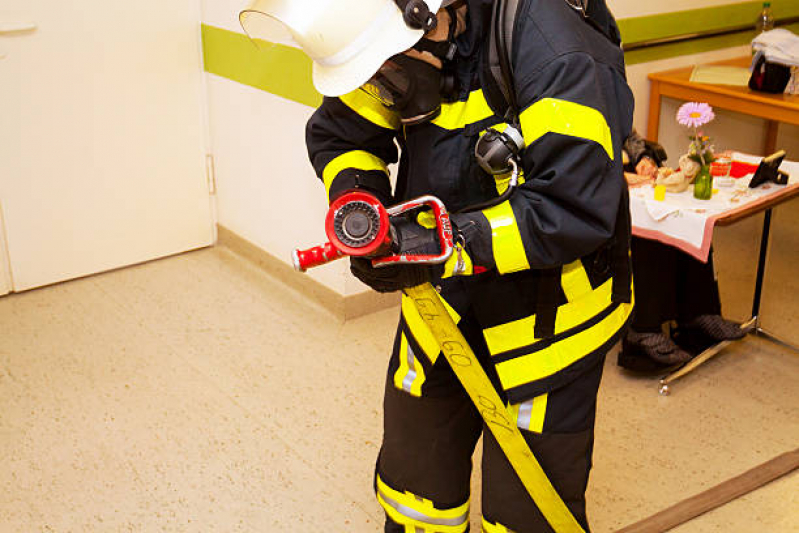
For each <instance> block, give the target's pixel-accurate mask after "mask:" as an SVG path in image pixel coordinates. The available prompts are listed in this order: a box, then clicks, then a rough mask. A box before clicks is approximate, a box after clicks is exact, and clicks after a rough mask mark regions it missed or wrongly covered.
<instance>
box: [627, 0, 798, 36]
mask: <svg viewBox="0 0 799 533" xmlns="http://www.w3.org/2000/svg"><path fill="white" fill-rule="evenodd" d="M650 1H651V0H650ZM762 5H763V2H741V3H735V4H726V5H723V6H716V7H706V8H701V9H691V10H688V11H675V12H673V13H663V14H661V15H650V16H646V17H636V18H628V19H623V20H619V29H620V30H621V36H622V40H623V41H624V42H625V43H627V44H633V43H640V42H645V41H651V40H654V39H663V38H665V37H674V36H677V35H685V34H691V33H697V32H702V31H714V30H723V29H725V28H734V27H736V26H744V25H747V24H750V25H751V26H752V33H751V34H749V35H748V39H747V40H746V41H745V42H749V41H751V40H752V37H754V26H755V19H756V18H757V15H758V13H760V9H761V7H762ZM771 9H772V11H773V12H774V14H775V16H776V17H777V18H788V17H795V16H799V0H772V1H771ZM744 33H747V32H744ZM721 44H724V43H723V42H722V43H721ZM741 44H743V43H741ZM733 46H737V45H733ZM722 47H723V46H722Z"/></svg>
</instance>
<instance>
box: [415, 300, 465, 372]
mask: <svg viewBox="0 0 799 533" xmlns="http://www.w3.org/2000/svg"><path fill="white" fill-rule="evenodd" d="M441 301H442V302H443V303H444V306H445V307H446V308H447V312H448V313H449V316H450V317H452V320H453V321H454V322H455V323H456V324H457V323H458V322H460V320H461V317H460V316H459V315H458V313H456V312H455V310H454V309H453V308H452V307H450V305H449V304H448V303H447V302H446V301H445V300H444V299H443V298H442V299H441ZM402 317H403V318H404V319H405V324H406V325H407V326H408V329H409V330H410V331H411V335H413V338H414V340H415V341H416V344H418V345H419V346H420V347H421V348H422V351H424V353H425V355H426V356H427V358H428V359H429V360H430V364H432V365H434V364H436V361H437V360H438V356H439V354H440V353H441V349H440V348H439V347H438V341H437V340H436V338H435V337H434V336H433V334H432V333H431V332H430V328H429V327H428V325H427V324H426V323H425V321H424V320H422V317H421V315H420V314H419V310H418V309H417V308H416V306H415V305H414V304H413V300H411V299H410V298H408V296H406V295H405V294H403V295H402ZM400 361H401V359H400Z"/></svg>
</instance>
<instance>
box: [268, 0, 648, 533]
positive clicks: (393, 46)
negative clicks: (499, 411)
mask: <svg viewBox="0 0 799 533" xmlns="http://www.w3.org/2000/svg"><path fill="white" fill-rule="evenodd" d="M519 4H520V6H519V9H518V12H517V13H516V18H515V20H516V23H515V26H514V28H513V38H512V39H511V40H512V47H511V51H510V54H509V58H510V64H509V66H510V67H511V68H510V71H511V72H512V78H510V79H509V81H510V84H511V88H510V92H509V93H508V94H507V96H509V97H510V98H512V99H513V100H514V101H515V102H516V104H517V105H518V111H519V112H518V115H517V116H513V117H512V118H511V114H508V115H507V116H506V115H505V114H503V113H498V112H497V111H496V110H495V106H492V105H489V97H490V95H493V97H492V99H493V101H496V95H497V94H498V92H499V93H501V92H502V87H500V86H498V84H497V83H496V82H495V81H493V82H492V81H491V79H490V76H489V75H488V74H487V70H486V67H485V64H486V60H487V59H486V58H487V56H486V54H487V49H488V48H487V47H488V44H489V43H488V42H487V41H488V37H489V35H492V31H491V28H492V24H491V20H492V13H493V8H494V7H495V5H494V2H492V1H491V0H456V1H448V2H447V1H445V2H443V3H442V2H441V0H424V1H422V0H330V1H324V2H321V1H319V0H309V1H305V2H300V1H298V0H292V1H291V2H288V1H285V0H261V1H259V2H257V3H256V5H255V6H254V7H253V10H254V11H259V12H261V13H266V14H267V15H269V16H270V17H272V18H274V19H276V20H278V21H280V22H281V23H282V24H283V25H284V26H285V27H286V28H288V30H289V32H290V33H291V37H292V38H293V40H294V41H295V42H296V43H297V44H299V46H300V47H301V48H303V50H304V51H305V52H306V53H307V54H308V55H309V56H310V57H311V58H312V59H313V79H314V84H315V86H316V87H317V89H318V90H319V91H320V92H321V93H322V94H324V95H326V96H325V98H324V101H323V103H322V105H321V107H319V109H318V110H316V112H315V113H314V114H313V116H312V117H311V119H310V120H309V122H308V125H307V135H306V143H307V147H308V153H309V156H310V160H311V162H312V164H313V166H314V168H315V170H316V172H317V173H318V175H319V178H320V179H321V180H322V182H323V183H324V186H325V187H326V191H327V194H328V197H329V199H330V201H333V199H335V198H337V197H338V196H339V195H341V194H342V193H344V192H346V191H349V190H352V189H361V190H365V191H368V192H370V193H372V194H374V195H375V196H376V197H378V198H379V199H380V200H381V201H382V202H383V203H385V204H386V205H391V204H392V203H396V202H399V201H404V200H408V199H411V198H414V197H417V196H421V195H425V194H432V195H434V196H437V197H438V198H440V199H441V200H443V202H444V203H445V204H446V205H447V207H448V209H449V210H450V212H452V213H453V215H452V221H453V226H454V230H455V234H456V242H457V247H456V251H455V253H454V254H453V256H452V258H451V259H450V260H449V261H448V262H447V263H446V265H444V266H443V267H441V268H434V267H429V266H419V265H415V266H395V267H389V268H373V267H372V265H371V263H370V262H369V261H368V260H363V259H352V260H351V270H352V272H353V274H354V275H355V276H357V277H358V278H359V279H360V280H361V281H363V282H364V283H366V284H367V285H369V286H370V287H372V288H374V289H375V290H378V291H381V292H390V291H400V290H402V289H403V288H407V287H411V286H415V285H418V284H419V283H422V282H425V281H432V283H433V284H434V285H435V286H436V287H437V288H438V290H439V293H440V295H441V297H442V300H444V301H445V303H446V305H447V306H448V310H449V311H450V314H451V315H452V317H453V319H454V320H455V321H456V322H457V323H458V325H459V328H460V329H461V331H462V332H463V334H464V336H465V337H466V339H467V340H468V341H469V342H470V344H471V347H472V348H473V350H474V351H475V353H476V354H477V356H478V358H479V360H480V362H481V364H482V365H483V366H484V368H485V371H486V373H487V374H488V376H489V377H490V378H491V380H492V382H493V383H494V385H495V387H496V388H497V390H498V392H499V393H500V395H501V397H502V398H503V400H504V401H506V402H507V405H508V409H509V412H510V413H512V415H513V417H514V419H515V421H516V424H517V425H518V427H519V428H520V429H521V431H522V433H523V435H524V439H525V441H526V442H527V444H528V445H529V447H530V449H531V450H532V452H533V453H534V455H535V456H536V457H537V458H538V460H539V462H540V463H541V465H542V466H543V468H544V470H545V472H546V473H547V476H548V478H549V479H550V481H551V483H552V484H553V485H554V487H555V488H556V489H557V491H558V493H559V495H560V497H561V498H562V499H563V501H564V502H565V503H566V505H567V506H568V509H569V510H570V511H571V513H573V515H574V516H575V517H576V519H577V521H578V522H579V524H580V525H581V526H582V528H583V529H584V530H585V531H588V529H589V527H588V520H587V517H586V510H585V490H586V485H587V482H588V475H589V470H590V468H591V455H592V448H593V435H594V421H595V411H596V398H597V391H598V387H599V383H600V380H601V376H602V369H603V361H604V359H605V355H606V353H607V352H608V350H609V349H610V348H611V347H612V346H614V345H615V344H616V343H617V342H618V340H619V338H620V336H621V332H622V330H623V328H624V326H625V324H626V322H627V320H628V317H629V315H630V312H631V309H632V304H631V301H630V300H631V290H630V288H631V274H630V266H629V232H630V227H629V211H628V200H627V196H626V190H627V189H626V185H625V182H624V178H623V174H622V156H621V153H622V142H623V140H624V139H625V138H626V137H627V136H628V134H629V133H630V131H631V123H632V113H633V98H632V94H631V92H630V89H629V88H628V86H627V83H626V81H625V69H624V60H623V54H622V52H621V50H620V47H619V35H618V29H617V27H616V25H615V22H614V20H613V17H612V15H611V14H610V13H609V11H608V10H607V8H606V6H605V4H604V1H603V0H591V2H590V3H588V5H587V6H586V3H585V2H583V1H580V0H523V1H521V2H520V3H519ZM506 81H508V80H506ZM506 93H507V91H506ZM504 131H519V132H521V134H520V135H517V136H514V135H513V134H508V135H505V136H502V135H500V133H502V132H504ZM487 132H488V133H487ZM491 132H494V133H491ZM487 135H488V136H489V137H490V138H492V139H494V138H499V139H500V142H503V143H505V144H506V145H507V144H513V142H514V139H515V149H517V150H518V161H519V163H520V166H521V168H522V170H523V177H522V179H521V180H520V185H519V186H518V187H517V188H516V190H515V191H513V193H512V194H511V195H507V194H505V193H507V192H508V190H507V189H508V179H507V178H508V176H507V175H505V174H502V173H501V172H498V173H497V175H494V174H493V173H492V172H490V169H488V170H487V169H486V168H485V166H484V165H482V164H481V162H480V161H478V160H477V159H478V158H477V157H476V145H477V144H478V142H480V140H481V139H482V138H483V137H485V136H487ZM516 137H523V139H520V138H516ZM397 162H399V167H398V171H397V174H396V184H395V185H394V186H393V187H392V184H391V181H390V180H389V170H388V167H389V165H391V164H393V163H397ZM492 204H494V205H492ZM475 206H478V207H477V208H476V207H475ZM480 206H483V207H480ZM409 223H411V224H419V231H417V232H416V233H414V235H415V236H417V237H418V236H422V237H424V236H425V235H429V240H432V239H434V237H433V236H432V235H433V232H432V230H425V222H424V220H423V217H420V218H419V219H416V220H413V221H410V222H409ZM416 240H418V241H421V242H422V245H421V246H424V243H425V242H426V241H425V238H419V239H416ZM414 247H416V248H417V249H418V246H416V245H410V246H409V248H414ZM483 429H484V422H483V419H482V418H481V414H480V413H479V412H478V409H477V408H475V406H474V405H473V404H472V402H471V401H470V399H469V397H468V396H467V395H466V393H465V392H464V389H463V387H462V386H461V384H460V383H459V382H458V380H457V379H456V377H455V375H454V373H453V372H452V370H451V369H450V367H449V366H448V363H447V361H446V359H445V358H444V357H443V356H442V354H441V353H440V352H439V348H438V345H437V344H436V342H435V340H434V339H433V338H432V336H431V333H430V331H429V330H428V328H427V326H426V324H425V323H424V321H423V320H422V318H421V317H420V315H419V313H418V311H417V310H416V308H415V307H414V306H413V305H412V303H411V302H410V301H409V299H408V298H407V297H405V296H403V302H402V310H401V316H400V319H399V326H398V328H397V332H396V337H395V341H394V346H393V352H392V354H391V357H390V361H389V366H388V372H387V380H386V384H385V400H384V436H383V443H382V447H381V450H380V454H379V457H378V459H377V467H376V473H375V490H376V495H377V499H378V501H379V503H380V505H381V506H382V507H383V509H384V510H385V514H386V522H385V531H386V532H390V533H399V532H405V533H407V532H414V533H415V532H418V531H424V532H446V533H461V532H464V531H468V530H469V505H470V504H469V502H470V483H469V480H470V474H471V468H472V454H473V451H474V448H475V445H476V443H477V441H478V439H479V437H480V436H481V435H482V436H483V441H484V442H483V456H482V474H483V477H482V529H483V531H485V532H488V533H494V532H507V531H514V532H517V533H523V532H542V531H552V530H553V529H552V528H551V526H550V525H549V524H548V522H547V521H546V520H545V519H544V517H543V515H542V513H541V511H540V506H545V505H547V502H533V501H532V500H531V498H530V496H529V495H528V493H527V492H526V491H525V489H524V487H523V485H522V484H521V482H520V481H519V479H518V477H517V476H516V474H515V473H514V471H513V469H512V467H511V466H510V464H509V462H508V460H507V459H506V457H505V456H504V455H503V452H502V450H501V449H500V447H499V445H498V443H497V440H496V438H495V437H494V436H493V435H492V434H491V432H489V431H483Z"/></svg>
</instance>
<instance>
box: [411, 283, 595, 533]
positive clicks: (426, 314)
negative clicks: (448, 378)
mask: <svg viewBox="0 0 799 533" xmlns="http://www.w3.org/2000/svg"><path fill="white" fill-rule="evenodd" d="M404 292H405V294H406V295H407V296H408V297H409V298H410V299H411V300H413V303H414V304H415V305H416V308H417V309H418V310H419V314H420V315H421V317H422V320H424V322H425V323H426V324H427V326H428V327H429V328H430V332H431V333H432V334H433V337H434V338H435V339H436V341H437V342H438V345H439V346H440V347H441V352H442V353H443V354H444V357H446V358H447V361H448V362H449V365H450V366H451V367H452V370H453V371H454V372H455V375H456V376H457V377H458V379H459V380H460V382H461V384H462V385H463V388H464V389H466V392H467V393H468V394H469V397H470V398H471V399H472V402H473V403H474V405H475V407H476V408H477V410H478V411H479V412H480V415H481V416H482V417H483V420H485V422H486V425H487V426H488V428H489V429H490V430H491V432H492V433H493V434H494V437H496V439H497V442H498V443H499V446H500V447H501V448H502V451H504V452H505V455H506V457H507V458H508V461H510V464H511V466H512V467H513V469H514V470H515V471H516V474H517V475H518V476H519V479H520V480H521V482H522V484H523V485H524V487H525V488H526V489H527V492H528V493H529V494H530V497H531V498H532V499H533V501H534V502H535V504H536V505H537V506H538V508H539V510H540V511H541V513H542V514H543V515H544V518H546V520H547V521H548V522H549V525H551V526H552V529H554V530H555V532H556V533H584V530H583V528H582V526H580V524H579V523H578V522H577V520H576V519H575V518H574V515H573V514H572V513H571V511H569V509H568V507H566V504H565V503H564V502H563V499H562V498H561V497H560V495H559V494H558V493H557V491H556V490H555V487H553V486H552V483H551V482H550V481H549V478H548V477H547V475H546V473H545V472H544V470H543V468H541V465H540V464H539V462H538V460H537V459H536V458H535V456H534V455H533V453H532V451H530V448H528V446H527V442H526V441H525V440H524V437H522V434H521V432H520V431H519V428H518V427H517V426H516V423H515V421H514V420H513V417H511V416H510V414H509V413H508V409H507V408H506V407H505V404H504V402H503V401H502V400H501V399H500V397H499V394H497V391H496V390H495V389H494V386H493V385H492V384H491V381H490V380H489V379H488V376H487V375H486V373H485V370H484V369H483V367H482V365H481V364H480V362H479V361H478V360H477V357H476V356H475V354H474V352H473V351H472V349H471V347H470V346H469V343H468V342H466V339H465V338H464V337H463V334H462V333H461V331H460V330H459V329H458V326H457V325H456V324H455V322H454V321H453V320H452V317H451V316H450V315H449V313H448V312H447V310H446V307H444V304H443V302H442V301H441V299H440V298H439V296H438V292H436V290H435V289H434V288H433V286H432V285H431V284H430V283H423V284H421V285H418V286H416V287H411V288H409V289H405V290H404Z"/></svg>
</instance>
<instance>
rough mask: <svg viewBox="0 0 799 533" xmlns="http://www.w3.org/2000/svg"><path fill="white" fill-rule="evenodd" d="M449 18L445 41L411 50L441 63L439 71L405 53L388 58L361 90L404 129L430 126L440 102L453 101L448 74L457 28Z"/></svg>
mask: <svg viewBox="0 0 799 533" xmlns="http://www.w3.org/2000/svg"><path fill="white" fill-rule="evenodd" d="M447 11H448V12H449V15H450V27H449V35H448V38H447V40H446V41H433V40H430V39H427V38H423V39H422V40H420V41H419V42H418V43H416V44H415V45H414V46H413V48H412V49H413V50H415V51H417V52H428V53H430V54H432V55H433V56H435V57H436V58H438V59H439V60H440V61H441V64H442V67H441V68H438V67H436V66H435V65H433V64H431V63H429V62H427V61H425V60H423V59H418V58H416V57H411V56H409V55H407V54H406V53H402V54H397V55H395V56H392V57H391V58H389V59H388V60H387V61H386V62H385V63H383V65H382V66H381V67H380V70H378V71H377V73H376V74H375V75H374V76H372V78H371V79H370V80H369V81H368V82H367V83H366V84H364V85H363V86H362V87H361V89H362V90H363V91H365V92H366V93H367V94H369V95H370V96H372V97H374V98H377V99H378V100H380V101H381V102H382V103H383V104H384V105H385V106H387V107H390V108H392V109H393V110H395V111H396V112H397V113H398V114H399V116H400V119H401V121H402V124H403V125H405V126H412V125H414V124H422V123H424V122H429V121H431V120H433V119H434V118H436V117H437V116H438V115H440V114H441V103H442V101H448V100H451V99H453V98H454V97H455V95H456V89H457V84H456V82H455V75H454V73H453V72H451V67H452V60H453V59H454V58H455V54H456V52H457V47H456V46H455V44H454V43H453V42H452V41H453V40H454V37H455V31H456V28H457V23H458V19H457V14H456V13H455V10H454V9H452V8H450V7H447Z"/></svg>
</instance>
